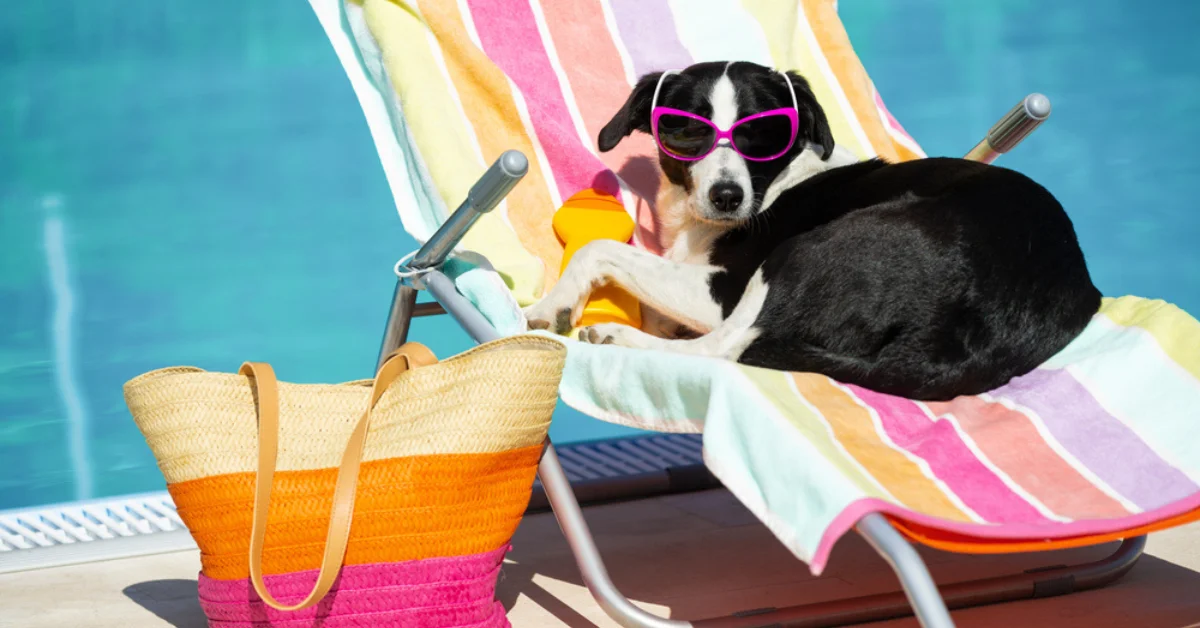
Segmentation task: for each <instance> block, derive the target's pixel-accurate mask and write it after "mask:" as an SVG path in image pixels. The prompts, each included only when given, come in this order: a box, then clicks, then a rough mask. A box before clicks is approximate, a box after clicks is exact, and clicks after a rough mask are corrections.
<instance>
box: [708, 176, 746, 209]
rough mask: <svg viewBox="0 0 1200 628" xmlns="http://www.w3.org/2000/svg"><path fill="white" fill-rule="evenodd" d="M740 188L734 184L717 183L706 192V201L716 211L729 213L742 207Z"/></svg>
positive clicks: (742, 196)
mask: <svg viewBox="0 0 1200 628" xmlns="http://www.w3.org/2000/svg"><path fill="white" fill-rule="evenodd" d="M743 198H745V196H744V195H743V194H742V186H740V185H737V184H735V183H718V184H716V185H714V186H712V187H711V188H709V190H708V200H709V201H710V202H712V204H713V207H714V208H715V209H716V210H717V211H722V212H731V211H734V210H736V209H737V208H738V207H741V205H742V199H743Z"/></svg>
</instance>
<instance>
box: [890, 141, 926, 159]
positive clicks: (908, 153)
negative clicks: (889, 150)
mask: <svg viewBox="0 0 1200 628" xmlns="http://www.w3.org/2000/svg"><path fill="white" fill-rule="evenodd" d="M892 145H893V146H895V148H896V157H897V158H898V159H899V160H900V161H912V160H914V159H921V158H922V156H921V155H918V154H917V153H915V152H913V151H912V149H910V148H909V147H907V146H905V145H904V144H901V143H900V142H895V141H893V142H892Z"/></svg>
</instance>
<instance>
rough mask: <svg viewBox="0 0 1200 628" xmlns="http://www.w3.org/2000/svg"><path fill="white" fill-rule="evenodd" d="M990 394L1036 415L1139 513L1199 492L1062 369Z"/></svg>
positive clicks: (1042, 372) (1035, 375) (1032, 376)
mask: <svg viewBox="0 0 1200 628" xmlns="http://www.w3.org/2000/svg"><path fill="white" fill-rule="evenodd" d="M991 394H992V396H994V397H997V398H1003V399H1009V400H1011V401H1013V402H1015V403H1018V404H1020V405H1022V406H1025V407H1026V408H1029V409H1030V410H1032V411H1034V412H1036V413H1037V414H1038V417H1039V418H1041V420H1042V423H1044V424H1045V425H1046V428H1047V429H1048V430H1049V431H1050V434H1052V435H1053V436H1054V438H1055V440H1057V441H1058V442H1059V443H1060V444H1061V445H1062V446H1063V447H1064V448H1065V449H1066V450H1067V451H1068V452H1070V453H1071V455H1073V456H1075V458H1076V459H1077V460H1079V462H1081V463H1083V465H1084V466H1086V467H1087V468H1088V469H1089V470H1090V471H1091V472H1092V473H1093V474H1095V475H1096V477H1099V478H1100V479H1102V480H1104V482H1105V483H1106V484H1108V485H1109V486H1110V487H1112V488H1113V490H1115V491H1117V492H1118V493H1120V494H1121V495H1122V496H1124V497H1125V499H1128V500H1129V501H1131V502H1133V503H1134V504H1137V506H1138V507H1139V508H1142V509H1144V510H1151V509H1154V508H1159V507H1161V506H1164V505H1166V504H1169V503H1171V502H1173V501H1175V500H1178V499H1183V498H1184V497H1187V496H1189V495H1193V494H1195V493H1196V492H1197V491H1200V486H1197V485H1196V484H1195V483H1194V482H1192V481H1191V480H1190V479H1188V477H1187V476H1186V475H1184V474H1183V472H1182V471H1180V470H1179V469H1176V468H1175V467H1173V466H1171V465H1170V464H1168V463H1167V462H1166V461H1164V460H1163V459H1162V458H1160V457H1159V456H1158V454H1155V453H1154V451H1153V450H1151V449H1150V447H1149V446H1147V445H1146V444H1145V443H1144V442H1142V440H1141V439H1140V438H1138V436H1137V434H1135V433H1134V432H1133V430H1131V429H1129V427H1128V426H1126V425H1125V424H1124V423H1122V422H1121V421H1120V420H1119V419H1117V418H1116V417H1114V416H1112V415H1111V414H1109V413H1108V412H1107V411H1105V410H1104V408H1103V407H1101V406H1100V404H1099V403H1098V402H1097V401H1096V399H1095V398H1094V397H1092V394H1091V393H1090V392H1088V390H1087V389H1086V388H1084V387H1083V385H1082V384H1080V383H1079V382H1078V381H1076V379H1075V378H1074V377H1072V376H1071V374H1070V373H1068V372H1067V371H1065V370H1050V369H1037V370H1035V371H1033V372H1032V373H1029V374H1028V375H1025V376H1022V377H1018V378H1016V379H1014V380H1012V381H1011V382H1009V383H1008V384H1006V385H1005V386H1003V387H1001V388H998V389H996V390H995V391H993V392H992V393H991Z"/></svg>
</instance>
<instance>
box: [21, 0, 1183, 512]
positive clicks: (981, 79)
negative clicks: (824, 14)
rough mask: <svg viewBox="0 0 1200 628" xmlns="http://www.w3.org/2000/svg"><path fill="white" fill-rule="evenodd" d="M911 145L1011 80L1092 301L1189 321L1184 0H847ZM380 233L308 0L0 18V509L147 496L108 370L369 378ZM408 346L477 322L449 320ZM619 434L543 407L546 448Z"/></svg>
mask: <svg viewBox="0 0 1200 628" xmlns="http://www.w3.org/2000/svg"><path fill="white" fill-rule="evenodd" d="M840 5H841V6H840V10H841V13H842V16H843V19H844V21H845V23H846V26H847V28H848V30H849V31H850V35H851V37H852V39H853V40H854V42H855V44H856V47H857V50H858V51H859V53H860V55H861V57H862V59H863V62H864V64H865V65H866V67H867V69H868V70H869V71H870V72H871V74H872V77H873V78H874V80H875V82H876V85H877V86H878V88H879V90H880V91H881V93H882V94H883V95H884V97H885V99H886V100H887V103H888V105H889V107H890V108H891V110H892V112H893V113H894V114H895V115H896V116H897V117H898V118H899V119H900V120H901V121H902V122H903V123H904V124H905V125H906V126H907V128H908V130H909V131H910V132H911V133H912V134H913V135H914V136H915V137H916V138H917V139H918V140H919V141H920V142H921V143H922V144H923V146H924V147H925V149H926V150H927V151H928V152H929V153H930V154H935V155H959V154H961V153H963V152H964V151H965V150H966V149H968V148H969V147H970V146H971V145H973V144H974V142H975V141H976V140H977V139H978V138H979V137H980V135H981V134H982V133H983V132H984V131H985V130H986V129H987V127H988V126H989V125H990V124H991V123H992V122H993V121H994V120H995V119H996V118H997V117H998V116H999V115H1000V114H1002V113H1003V112H1004V111H1005V110H1007V109H1008V108H1009V107H1010V106H1011V105H1013V104H1014V103H1015V102H1017V101H1018V100H1019V99H1020V98H1021V97H1022V96H1023V95H1024V94H1025V93H1027V92H1029V91H1042V92H1044V93H1046V94H1047V95H1049V96H1050V97H1051V99H1052V100H1053V102H1054V107H1055V112H1054V115H1053V117H1052V119H1051V121H1050V122H1049V123H1048V124H1046V125H1045V127H1043V128H1042V129H1041V130H1039V131H1038V132H1037V133H1036V134H1035V135H1034V136H1033V137H1032V138H1031V139H1030V140H1028V142H1027V143H1026V144H1024V145H1023V146H1021V147H1020V148H1019V149H1018V150H1017V152H1015V153H1014V154H1012V155H1011V156H1009V157H1006V158H1004V160H1003V164H1004V165H1007V166H1010V167H1014V168H1017V169H1020V170H1022V171H1024V172H1026V173H1029V174H1030V175H1032V176H1034V177H1035V178H1037V179H1038V180H1040V181H1041V182H1042V183H1044V184H1045V185H1047V186H1048V187H1049V188H1050V189H1051V190H1052V191H1053V192H1054V193H1055V194H1057V195H1058V196H1059V198H1060V199H1061V200H1062V201H1063V203H1064V205H1065V206H1066V207H1067V209H1068V211H1069V212H1070V213H1071V215H1072V216H1073V217H1074V219H1075V221H1076V225H1077V229H1078V231H1079V234H1080V237H1081V239H1082V241H1083V245H1084V248H1085V251H1086V252H1087V255H1088V258H1089V262H1090V264H1091V268H1092V271H1093V274H1094V276H1095V279H1096V281H1097V282H1098V284H1099V285H1100V287H1101V288H1102V289H1103V290H1104V292H1105V293H1107V294H1111V295H1119V294H1128V293H1134V294H1139V295H1142V296H1149V297H1158V298H1164V299H1168V300H1171V301H1174V302H1175V303H1177V304H1179V305H1181V306H1182V307H1184V308H1185V309H1188V310H1189V311H1191V312H1193V313H1200V244H1198V243H1200V212H1197V207H1196V204H1195V202H1194V201H1193V198H1194V196H1195V194H1196V193H1197V191H1198V190H1197V187H1198V184H1197V175H1198V174H1200V162H1198V161H1197V159H1196V158H1195V156H1194V155H1193V149H1194V147H1196V146H1197V145H1200V121H1198V119H1197V116H1198V115H1200V75H1198V73H1197V70H1196V68H1197V67H1198V66H1200V55H1198V54H1197V52H1196V51H1197V47H1196V46H1195V45H1194V41H1193V39H1194V35H1193V32H1194V29H1195V27H1196V25H1197V24H1200V3H1196V2H1190V1H1181V2H1158V3H1145V2H1134V1H1125V0H1092V1H1091V2H1087V3H1082V2H1080V3H1042V2H1033V1H1032V0H986V1H984V0H972V1H971V2H963V0H904V1H903V2H898V1H896V0H842V2H841V3H840ZM413 247H414V243H413V242H412V240H411V239H410V238H408V237H407V236H406V235H405V234H404V232H403V231H402V230H401V227H400V224H399V221H398V220H397V218H396V216H395V212H394V210H393V208H392V197H391V195H390V193H389V191H388V189H387V185H386V183H385V181H384V177H383V174H382V171H381V170H380V168H379V166H378V158H377V156H376V154H375V149H374V147H373V145H372V143H371V141H370V138H369V135H368V133H367V129H366V125H365V123H364V121H363V118H362V114H361V112H360V110H359V108H358V104H357V102H356V101H355V99H354V96H353V94H352V93H351V90H350V87H349V85H348V83H347V81H346V79H345V76H344V74H343V72H342V70H341V68H340V66H339V65H338V64H337V61H336V59H335V58H334V55H333V53H332V51H331V49H330V48H329V44H328V43H327V41H326V39H325V37H324V35H323V33H322V32H321V30H320V28H319V26H318V24H317V22H316V19H315V18H314V17H313V15H312V14H311V11H310V10H309V8H308V6H307V4H306V3H303V2H292V3H265V2H235V1H233V0H210V1H209V2H206V3H191V4H179V3H164V2H151V1H149V0H126V1H125V2H123V3H121V6H120V9H119V10H118V8H117V7H116V6H115V5H112V4H110V3H100V2H91V1H86V0H64V1H63V2H57V3H36V2H35V3H24V4H21V5H20V8H19V9H11V8H10V9H8V10H6V11H4V12H2V13H0V460H2V461H4V473H3V474H0V508H6V507H16V506H23V505H30V504H40V503H49V502H56V501H63V500H69V499H73V498H77V497H93V496H103V495H114V494H121V493H129V492H135V491H144V490H154V489H158V488H161V487H162V478H161V476H160V475H159V473H158V471H157V470H156V468H155V466H154V461H153V458H152V457H151V455H150V453H149V451H148V450H147V448H146V446H145V444H144V441H143V440H142V438H141V436H140V435H139V434H138V432H137V430H136V429H135V428H134V426H133V424H132V422H131V421H130V419H129V416H128V411H127V410H126V408H125V405H124V401H123V399H122V397H121V384H122V383H123V382H125V381H126V380H127V379H129V378H130V377H132V376H134V375H137V374H139V373H141V372H144V371H147V370H150V369H153V368H157V367H160V366H164V365H171V364H193V365H196V366H200V367H203V368H207V369H213V370H226V371H228V370H232V369H236V368H237V365H238V364H239V363H240V362H241V361H242V360H245V359H255V360H263V361H269V362H271V363H273V364H275V365H276V367H277V369H278V370H279V372H280V375H281V377H283V378H285V379H288V380H293V381H302V382H317V381H326V382H328V381H343V380H349V379H355V378H359V377H363V376H364V375H366V374H368V373H369V371H370V369H371V367H372V365H373V361H374V357H375V353H376V350H377V348H378V342H379V339H380V332H381V329H382V326H383V323H384V318H385V314H386V309H387V304H388V299H389V296H390V294H391V289H392V284H393V277H392V275H391V265H392V263H393V262H394V261H395V260H396V258H397V257H399V256H400V255H402V254H404V253H406V252H408V251H409V250H411V249H412V248H413ZM413 337H414V338H416V339H420V340H422V341H424V342H427V343H428V344H430V345H431V346H432V347H433V348H434V349H435V351H437V353H438V354H439V355H451V354H453V353H456V352H458V351H461V350H463V349H465V348H467V347H468V346H470V341H469V340H468V339H467V338H466V337H465V336H464V335H463V334H462V333H461V332H459V331H458V330H457V328H456V327H455V326H454V325H453V323H451V322H450V321H448V320H445V319H444V318H441V319H425V320H420V321H418V322H417V323H416V324H415V326H414V330H413ZM621 433H627V430H622V429H619V428H615V427H613V426H609V425H606V424H603V423H600V422H596V421H592V420H590V419H587V418H585V417H582V416H581V415H578V414H577V413H574V412H571V411H565V412H562V413H560V414H559V415H558V416H557V418H556V420H555V423H554V426H553V429H552V435H553V436H554V438H555V439H557V440H559V441H562V442H569V441H578V440H588V439H593V438H599V437H606V436H613V435H617V434H621Z"/></svg>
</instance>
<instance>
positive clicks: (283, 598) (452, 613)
mask: <svg viewBox="0 0 1200 628" xmlns="http://www.w3.org/2000/svg"><path fill="white" fill-rule="evenodd" d="M508 550H509V546H507V545H506V546H504V547H501V548H499V549H496V550H493V551H491V552H485V553H482V554H473V555H470V556H454V557H448V558H430V559H426V560H412V561H405V562H400V563H375V564H370V565H347V566H343V567H342V570H341V573H340V574H339V575H338V578H337V580H336V581H335V582H334V584H333V589H331V590H330V591H329V594H328V595H327V596H325V599H323V600H321V602H320V603H318V604H317V605H316V606H313V607H311V608H306V609H304V610H300V611H290V612H289V611H277V610H275V609H273V608H271V607H269V606H267V605H266V604H264V603H263V601H262V599H261V598H259V597H258V594H256V593H255V592H254V586H253V585H252V584H250V579H249V578H243V579H240V580H213V579H212V578H208V577H206V576H205V575H204V574H200V581H199V585H200V586H199V589H200V607H201V608H203V609H204V614H205V615H206V616H207V617H208V625H209V627H210V628H267V627H278V628H302V627H305V628H307V627H314V628H315V627H317V626H320V627H321V628H351V627H354V628H357V627H359V626H363V627H366V626H372V627H379V628H384V627H389V626H395V627H400V626H403V627H404V628H509V626H510V624H509V622H508V618H507V617H506V615H505V612H504V607H503V606H502V605H501V604H500V602H498V601H496V597H495V593H496V578H497V576H499V574H500V566H501V564H502V563H503V562H504V555H505V554H506V553H508ZM264 580H265V583H266V585H267V590H268V591H270V593H271V595H272V596H273V597H274V598H275V599H276V600H278V601H279V602H281V603H283V604H295V603H296V602H299V601H300V600H302V599H304V596H305V595H307V594H308V592H309V590H310V589H312V586H313V584H314V583H315V582H316V581H317V570H315V569H314V570H312V571H300V572H295V573H288V574H278V575H272V576H266V577H265V578H264Z"/></svg>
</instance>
